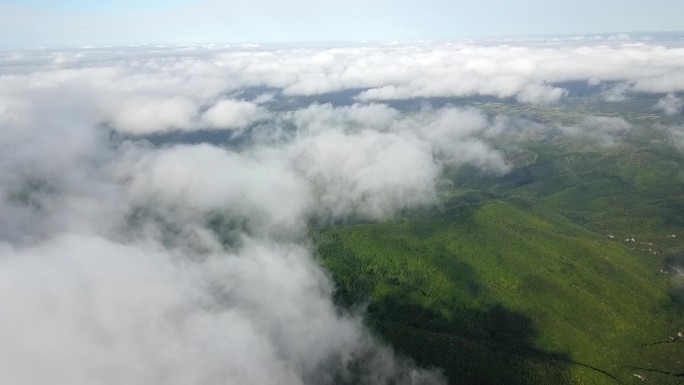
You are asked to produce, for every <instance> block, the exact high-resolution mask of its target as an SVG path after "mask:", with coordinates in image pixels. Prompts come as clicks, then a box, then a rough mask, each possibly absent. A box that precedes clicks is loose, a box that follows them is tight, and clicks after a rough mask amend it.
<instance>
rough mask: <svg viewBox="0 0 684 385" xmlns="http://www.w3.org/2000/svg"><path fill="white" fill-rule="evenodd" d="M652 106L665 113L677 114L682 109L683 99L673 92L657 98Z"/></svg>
mask: <svg viewBox="0 0 684 385" xmlns="http://www.w3.org/2000/svg"><path fill="white" fill-rule="evenodd" d="M653 107H654V108H655V109H657V110H661V111H663V112H664V113H665V114H666V115H677V114H680V113H681V112H682V109H684V100H682V98H678V97H677V96H676V95H674V94H667V95H666V96H665V97H664V98H662V99H660V100H658V102H657V103H656V104H655V106H653Z"/></svg>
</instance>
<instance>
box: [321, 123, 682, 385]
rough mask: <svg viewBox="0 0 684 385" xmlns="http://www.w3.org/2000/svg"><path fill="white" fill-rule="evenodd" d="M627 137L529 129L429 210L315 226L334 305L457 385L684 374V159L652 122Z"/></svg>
mask: <svg viewBox="0 0 684 385" xmlns="http://www.w3.org/2000/svg"><path fill="white" fill-rule="evenodd" d="M663 138H665V140H663ZM622 139H623V143H622V144H621V145H619V146H616V147H613V148H608V149H606V148H597V147H596V146H593V145H591V144H590V143H582V142H581V141H578V140H568V139H562V138H560V139H554V140H550V141H544V140H525V141H523V142H521V143H518V145H517V146H516V150H515V151H516V152H515V154H512V155H511V159H513V162H514V163H515V162H517V164H516V165H515V168H514V170H513V171H512V172H511V173H509V174H507V175H505V176H502V177H489V176H486V175H481V174H479V173H478V172H477V171H475V170H474V169H469V168H467V167H462V168H459V169H456V170H451V171H450V172H448V173H447V175H446V179H447V180H446V182H447V183H445V186H447V187H444V189H443V191H442V193H443V201H442V204H441V205H439V207H435V208H431V209H424V210H419V211H415V212H411V213H405V214H404V215H402V216H400V217H398V218H396V219H394V220H391V221H387V222H382V223H356V224H345V225H334V226H327V227H322V228H316V229H313V230H312V233H313V239H314V241H315V246H316V249H317V252H318V256H319V258H320V261H321V263H322V264H323V265H324V266H325V267H326V268H327V269H328V270H329V271H330V272H331V274H332V277H333V279H334V281H335V282H336V284H337V288H338V289H337V292H336V300H337V301H338V303H339V304H340V305H341V306H343V307H345V308H347V309H349V310H350V311H354V310H355V309H358V308H359V307H365V309H366V311H367V314H368V322H369V323H370V326H371V327H372V328H373V329H374V330H375V331H377V333H378V334H379V335H380V336H381V337H382V338H384V339H385V340H386V341H388V342H389V343H391V344H392V345H393V346H394V347H395V349H397V350H398V351H400V352H402V353H404V354H405V355H408V356H410V357H412V358H414V359H415V360H416V361H417V362H418V363H419V364H421V365H424V366H435V367H439V368H442V369H443V370H444V372H445V374H446V375H447V377H448V378H449V380H450V383H452V384H560V385H562V384H615V383H622V384H644V383H646V384H677V383H680V382H682V381H684V338H682V337H681V335H682V334H681V333H684V307H683V305H682V301H681V298H683V297H684V296H682V295H681V289H678V288H677V287H676V285H673V279H674V277H675V276H676V275H677V274H678V272H677V270H676V266H675V265H677V264H679V265H682V261H684V257H681V256H682V253H681V252H680V250H682V249H683V246H684V244H682V241H681V239H682V238H684V232H683V231H682V229H684V177H683V173H682V171H681V170H683V168H682V165H683V164H682V163H683V162H684V159H683V158H682V156H681V154H680V153H679V152H677V151H676V149H675V148H674V147H673V146H672V143H670V142H669V141H667V140H666V139H667V135H666V134H665V133H664V132H663V131H662V129H660V128H658V127H657V126H649V128H648V129H645V130H642V131H637V132H633V133H630V134H629V135H627V136H626V137H624V138H622Z"/></svg>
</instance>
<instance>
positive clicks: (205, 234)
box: [0, 35, 684, 385]
mask: <svg viewBox="0 0 684 385" xmlns="http://www.w3.org/2000/svg"><path fill="white" fill-rule="evenodd" d="M659 38H660V39H661V40H653V39H652V38H647V37H646V36H643V37H639V38H638V39H633V38H631V37H629V36H622V35H618V36H613V35H605V36H604V35H600V36H593V37H586V38H581V37H576V38H554V39H551V38H548V39H527V40H524V39H511V40H508V41H496V40H490V41H483V42H473V41H466V40H463V41H450V42H421V43H411V42H403V43H399V42H393V43H386V44H380V43H374V44H367V43H364V44H362V43H358V44H346V45H339V46H337V47H329V46H324V45H310V46H285V45H283V46H258V45H243V46H239V45H238V46H224V45H206V46H195V45H188V46H132V47H84V48H78V49H76V48H74V49H63V50H51V49H36V50H23V51H0V303H2V304H3V309H7V311H4V312H3V314H4V316H3V317H0V339H1V340H2V341H3V344H2V347H0V383H8V384H19V385H21V384H37V383H45V382H49V383H53V384H58V385H59V384H69V385H80V384H122V383H125V384H146V385H149V384H194V383H202V384H432V383H450V384H612V383H622V384H642V383H645V384H677V383H678V382H680V381H682V379H683V377H682V376H684V362H682V357H684V349H682V347H684V345H683V344H684V337H682V333H684V257H683V255H684V231H683V230H684V173H683V171H682V170H683V169H684V168H683V167H682V166H683V165H684V153H683V151H684V48H682V43H681V41H680V38H679V37H678V35H677V36H675V37H672V38H671V39H667V38H666V37H664V36H659Z"/></svg>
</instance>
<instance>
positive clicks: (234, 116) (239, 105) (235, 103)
mask: <svg viewBox="0 0 684 385" xmlns="http://www.w3.org/2000/svg"><path fill="white" fill-rule="evenodd" d="M265 113H266V111H265V110H264V109H263V108H261V107H259V106H258V105H257V104H254V103H250V102H245V101H241V100H221V101H219V102H217V103H216V104H214V105H213V106H212V107H211V108H209V109H208V110H207V111H206V112H205V113H204V114H203V115H202V122H203V123H204V124H206V125H207V126H208V127H209V128H216V129H235V128H245V127H247V126H248V125H249V124H250V123H252V122H254V121H255V120H257V119H259V118H261V117H263V116H264V115H265Z"/></svg>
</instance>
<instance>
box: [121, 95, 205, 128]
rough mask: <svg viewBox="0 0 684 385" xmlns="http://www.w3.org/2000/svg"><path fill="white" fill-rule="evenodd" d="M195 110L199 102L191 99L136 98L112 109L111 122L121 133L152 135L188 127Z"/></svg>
mask: <svg viewBox="0 0 684 385" xmlns="http://www.w3.org/2000/svg"><path fill="white" fill-rule="evenodd" d="M196 111H197V105H195V103H193V102H192V101H191V100H188V99H183V98H170V99H158V100H155V99H147V98H133V99H129V100H125V101H123V102H122V103H121V104H120V105H118V106H117V107H116V108H115V110H114V111H112V113H111V122H110V123H111V124H112V125H113V127H116V129H117V130H118V131H121V132H125V133H131V134H152V133H155V132H160V131H167V130H174V129H175V130H180V129H184V128H186V127H189V126H190V125H191V122H192V119H193V117H194V116H195V114H196Z"/></svg>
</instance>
